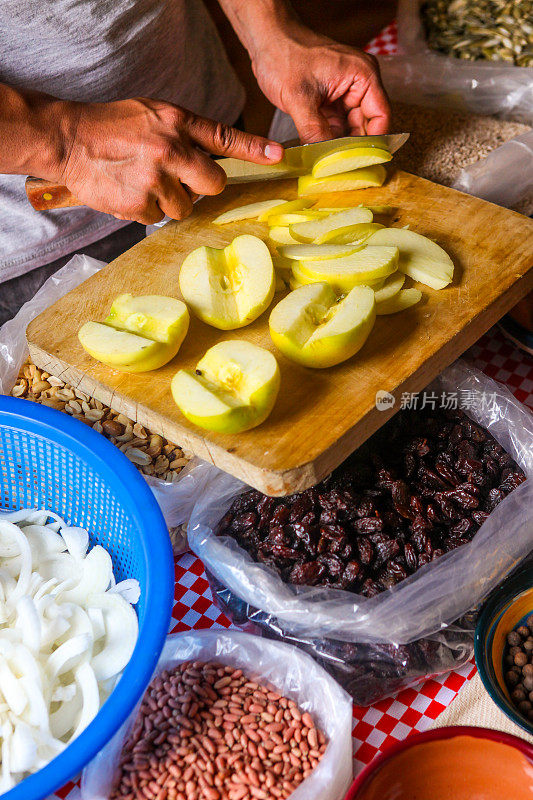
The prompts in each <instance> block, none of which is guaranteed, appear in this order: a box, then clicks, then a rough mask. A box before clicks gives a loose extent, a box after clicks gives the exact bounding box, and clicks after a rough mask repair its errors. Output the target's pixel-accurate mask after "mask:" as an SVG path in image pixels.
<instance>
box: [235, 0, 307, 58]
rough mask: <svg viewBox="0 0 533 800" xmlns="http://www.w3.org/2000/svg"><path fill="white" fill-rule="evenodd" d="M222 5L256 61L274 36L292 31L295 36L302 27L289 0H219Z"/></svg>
mask: <svg viewBox="0 0 533 800" xmlns="http://www.w3.org/2000/svg"><path fill="white" fill-rule="evenodd" d="M219 4H220V6H221V7H222V9H223V11H224V13H225V14H226V16H227V18H228V19H229V21H230V23H231V25H232V27H233V29H234V31H235V33H236V34H237V36H238V37H239V39H240V40H241V42H242V43H243V45H244V46H245V47H246V49H247V50H248V52H249V53H250V56H251V58H252V60H253V58H254V55H255V54H256V52H257V51H258V50H259V49H261V46H262V44H264V43H265V42H268V41H269V40H270V41H272V38H271V37H276V36H277V35H279V33H280V32H287V33H289V32H290V34H291V36H293V38H294V37H297V34H298V30H299V29H300V28H302V23H301V22H300V20H299V19H298V17H297V15H296V13H295V11H294V10H293V8H292V7H291V4H290V3H289V2H287V0H219Z"/></svg>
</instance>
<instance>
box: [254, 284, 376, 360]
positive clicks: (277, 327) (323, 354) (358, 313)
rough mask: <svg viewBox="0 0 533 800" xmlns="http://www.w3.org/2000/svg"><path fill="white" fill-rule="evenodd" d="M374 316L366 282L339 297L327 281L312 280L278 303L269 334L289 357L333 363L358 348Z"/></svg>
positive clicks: (372, 322) (371, 324)
mask: <svg viewBox="0 0 533 800" xmlns="http://www.w3.org/2000/svg"><path fill="white" fill-rule="evenodd" d="M375 318H376V310H375V301H374V292H373V290H372V289H370V288H369V287H368V286H357V287H356V288H354V289H352V290H351V291H350V292H349V293H348V294H347V295H346V297H344V298H343V299H342V300H339V299H338V298H337V296H336V294H335V292H334V291H333V289H332V288H331V286H329V285H328V284H327V283H313V284H312V285H310V286H303V287H301V288H299V289H296V290H295V291H293V292H291V293H290V294H289V295H287V297H285V298H284V299H283V300H281V301H280V302H279V303H278V304H277V306H276V307H275V308H274V309H273V311H272V313H271V315H270V319H269V327H270V336H271V337H272V341H273V342H274V344H275V345H276V347H277V348H278V349H279V350H280V351H281V352H282V353H283V355H285V356H286V357H287V358H289V359H290V360H291V361H296V362H297V363H298V364H303V365H304V366H305V367H315V368H325V367H332V366H334V365H335V364H340V363H341V361H346V359H347V358H351V357H352V356H353V355H355V353H357V351H358V350H360V349H361V347H362V346H363V344H364V343H365V341H366V339H367V337H368V335H369V333H370V331H371V330H372V326H373V325H374V321H375Z"/></svg>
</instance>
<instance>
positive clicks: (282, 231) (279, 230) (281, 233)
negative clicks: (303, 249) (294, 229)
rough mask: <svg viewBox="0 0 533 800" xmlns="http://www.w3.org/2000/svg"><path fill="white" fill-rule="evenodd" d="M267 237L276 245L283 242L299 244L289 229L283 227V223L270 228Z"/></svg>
mask: <svg viewBox="0 0 533 800" xmlns="http://www.w3.org/2000/svg"><path fill="white" fill-rule="evenodd" d="M268 238H269V239H270V241H271V242H272V243H273V244H275V245H276V246H277V245H285V244H300V242H299V241H298V239H295V238H294V237H293V236H291V234H290V232H289V229H288V228H286V227H284V226H283V225H278V226H277V227H275V228H270V230H269V232H268Z"/></svg>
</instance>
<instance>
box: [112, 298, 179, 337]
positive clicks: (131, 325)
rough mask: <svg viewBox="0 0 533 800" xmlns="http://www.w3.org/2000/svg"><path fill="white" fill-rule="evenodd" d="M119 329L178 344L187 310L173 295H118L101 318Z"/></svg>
mask: <svg viewBox="0 0 533 800" xmlns="http://www.w3.org/2000/svg"><path fill="white" fill-rule="evenodd" d="M104 322H105V324H106V325H111V326H112V327H113V328H117V329H118V330H121V331H129V333H137V334H138V335H139V336H145V337H146V338H147V339H153V340H154V341H155V342H162V343H163V344H169V343H170V344H175V343H176V342H177V343H178V347H179V345H180V344H181V343H182V341H183V340H184V338H185V336H186V334H187V330H188V328H189V311H188V310H187V306H186V305H185V303H182V301H181V300H177V299H176V298H175V297H163V296H162V295H158V294H148V295H141V296H138V297H134V296H133V295H132V294H121V295H119V297H117V298H116V300H114V301H113V304H112V306H111V310H110V312H109V314H108V316H107V317H106V319H105V320H104Z"/></svg>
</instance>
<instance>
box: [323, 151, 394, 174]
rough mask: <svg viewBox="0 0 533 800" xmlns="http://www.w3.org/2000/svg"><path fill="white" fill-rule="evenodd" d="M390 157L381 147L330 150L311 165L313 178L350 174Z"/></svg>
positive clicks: (382, 162) (381, 162)
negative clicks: (342, 173)
mask: <svg viewBox="0 0 533 800" xmlns="http://www.w3.org/2000/svg"><path fill="white" fill-rule="evenodd" d="M391 158H392V155H391V154H390V153H389V151H388V150H385V149H384V148H381V147H349V148H341V149H339V150H332V151H331V152H330V153H327V154H326V155H325V156H322V157H321V158H319V159H318V160H317V161H315V163H314V164H313V169H312V170H311V174H312V176H313V178H329V177H330V176H331V175H338V174H339V173H340V172H351V171H352V170H356V169H361V168H362V167H371V166H373V165H374V164H384V163H386V162H387V161H390V160H391Z"/></svg>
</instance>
